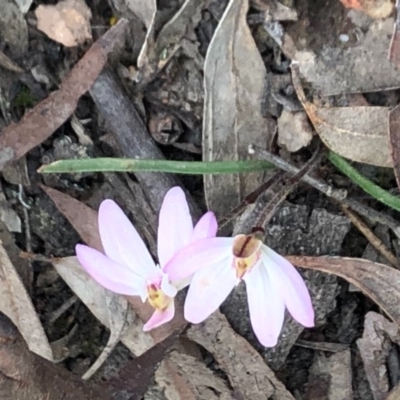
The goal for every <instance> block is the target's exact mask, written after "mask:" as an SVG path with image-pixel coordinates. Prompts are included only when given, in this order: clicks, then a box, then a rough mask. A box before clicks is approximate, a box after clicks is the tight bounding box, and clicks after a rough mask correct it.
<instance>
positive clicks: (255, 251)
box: [233, 235, 262, 279]
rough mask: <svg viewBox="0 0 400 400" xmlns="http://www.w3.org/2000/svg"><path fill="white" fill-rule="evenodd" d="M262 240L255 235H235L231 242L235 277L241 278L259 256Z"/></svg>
mask: <svg viewBox="0 0 400 400" xmlns="http://www.w3.org/2000/svg"><path fill="white" fill-rule="evenodd" d="M261 246H262V241H261V240H260V239H258V238H257V235H237V236H236V237H235V240H234V242H233V255H234V261H233V265H234V267H235V269H236V277H237V278H238V279H242V278H243V276H244V274H245V273H246V272H247V271H248V270H249V269H251V268H252V267H253V266H254V265H255V264H256V262H257V261H258V259H259V258H260V251H261Z"/></svg>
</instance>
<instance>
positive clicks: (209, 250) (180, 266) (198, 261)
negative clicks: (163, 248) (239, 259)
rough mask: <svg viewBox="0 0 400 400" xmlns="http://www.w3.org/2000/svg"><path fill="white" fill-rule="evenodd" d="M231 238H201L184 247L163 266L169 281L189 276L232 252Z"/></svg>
mask: <svg viewBox="0 0 400 400" xmlns="http://www.w3.org/2000/svg"><path fill="white" fill-rule="evenodd" d="M232 243H233V238H223V237H215V238H207V239H201V240H198V241H196V242H194V243H191V244H189V245H188V246H186V247H184V248H183V249H182V250H181V251H179V252H178V253H177V254H175V256H174V257H172V259H171V260H170V261H169V262H168V263H167V265H166V266H165V267H164V272H165V273H167V274H168V276H169V279H170V281H171V282H179V281H181V280H184V279H186V278H189V277H191V276H192V275H193V274H194V273H195V272H196V271H198V270H199V269H201V268H204V267H207V266H209V265H214V264H216V263H218V262H220V261H222V260H223V259H226V258H229V257H230V256H231V254H232Z"/></svg>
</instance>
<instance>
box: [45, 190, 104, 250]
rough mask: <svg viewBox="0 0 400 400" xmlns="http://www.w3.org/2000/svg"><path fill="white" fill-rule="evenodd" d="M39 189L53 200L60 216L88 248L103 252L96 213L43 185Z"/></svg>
mask: <svg viewBox="0 0 400 400" xmlns="http://www.w3.org/2000/svg"><path fill="white" fill-rule="evenodd" d="M39 186H40V188H41V189H42V190H43V191H44V192H45V193H46V194H47V195H48V196H49V197H50V198H51V199H52V200H53V202H54V204H55V205H56V207H57V208H58V210H59V211H60V213H61V214H63V215H64V216H65V217H66V218H67V220H68V221H69V222H70V223H71V225H72V226H73V227H74V228H75V229H76V230H77V232H78V233H79V235H80V237H81V238H82V240H83V241H84V242H85V243H86V244H87V245H88V246H90V247H93V248H94V249H97V250H99V251H104V250H103V246H102V244H101V239H100V234H99V225H98V222H97V212H96V211H95V210H93V209H92V208H90V207H88V206H87V205H85V204H83V203H82V202H81V201H79V200H76V199H74V198H73V197H71V196H68V195H67V194H64V193H62V192H60V191H58V190H56V189H52V188H50V187H48V186H45V185H39ZM78 224H79V225H78ZM77 226H78V228H79V229H77Z"/></svg>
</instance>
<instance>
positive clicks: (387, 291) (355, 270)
mask: <svg viewBox="0 0 400 400" xmlns="http://www.w3.org/2000/svg"><path fill="white" fill-rule="evenodd" d="M286 258H287V259H288V260H289V261H290V262H291V263H292V264H294V265H297V266H298V267H302V268H310V269H314V270H317V271H322V272H327V273H328V274H333V275H336V276H340V277H341V278H343V279H345V280H346V281H348V282H350V283H352V284H353V285H355V286H357V287H358V288H359V289H360V290H361V291H362V292H363V293H364V294H365V295H366V296H368V297H369V298H371V299H372V300H373V301H374V302H375V303H377V304H378V305H379V306H380V307H381V308H382V309H383V310H384V311H385V313H386V314H387V315H388V316H389V317H390V318H391V319H392V320H393V321H394V322H396V323H397V324H398V325H399V326H400V308H399V307H398V304H399V303H400V271H399V270H396V269H394V268H391V267H388V266H387V265H384V264H379V263H375V262H372V261H369V260H364V259H361V258H345V257H329V256H323V257H301V256H288V257H286Z"/></svg>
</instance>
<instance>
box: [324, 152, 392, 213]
mask: <svg viewBox="0 0 400 400" xmlns="http://www.w3.org/2000/svg"><path fill="white" fill-rule="evenodd" d="M328 159H329V161H330V162H331V163H332V164H333V165H334V166H335V167H336V168H337V169H339V170H340V171H341V172H342V173H343V174H345V175H346V176H347V177H348V178H350V180H351V181H353V182H354V183H355V184H356V185H358V186H359V187H360V188H361V189H363V190H364V191H365V192H367V193H368V194H370V195H371V196H372V197H374V198H375V199H376V200H378V201H380V202H381V203H383V204H385V205H387V206H388V207H391V208H393V209H394V210H397V211H400V198H399V197H397V196H394V195H392V194H391V193H389V192H388V191H386V190H384V189H382V188H381V187H380V186H378V185H376V184H375V183H374V182H372V181H370V180H369V179H368V178H366V177H365V176H364V175H361V174H360V173H359V172H358V171H357V170H356V169H355V168H354V167H353V166H352V165H351V164H350V163H348V162H347V161H346V160H345V159H344V158H342V157H341V156H339V155H338V154H336V153H334V152H333V151H329V153H328Z"/></svg>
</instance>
